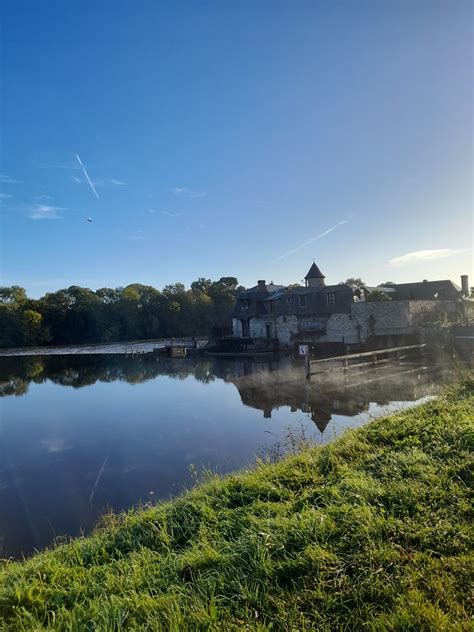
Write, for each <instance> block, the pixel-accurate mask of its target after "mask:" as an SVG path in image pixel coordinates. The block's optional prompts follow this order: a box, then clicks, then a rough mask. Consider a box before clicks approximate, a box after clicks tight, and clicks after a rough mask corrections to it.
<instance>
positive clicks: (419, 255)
mask: <svg viewBox="0 0 474 632" xmlns="http://www.w3.org/2000/svg"><path fill="white" fill-rule="evenodd" d="M462 252H467V249H466V248H464V249H462V250H459V249H454V248H435V249H432V250H415V252H407V253H406V255H401V256H400V257H394V258H393V259H390V261H389V264H390V265H391V266H395V267H398V266H406V265H410V264H413V263H420V262H424V261H434V260H436V259H446V258H447V257H454V256H455V255H459V254H461V253H462Z"/></svg>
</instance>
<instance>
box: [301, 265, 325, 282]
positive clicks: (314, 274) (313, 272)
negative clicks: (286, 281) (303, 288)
mask: <svg viewBox="0 0 474 632" xmlns="http://www.w3.org/2000/svg"><path fill="white" fill-rule="evenodd" d="M325 278H326V277H325V276H324V274H323V273H322V272H321V270H320V269H319V268H318V266H317V265H316V264H315V263H314V261H313V265H312V266H311V268H310V269H309V270H308V274H307V275H306V276H305V279H325Z"/></svg>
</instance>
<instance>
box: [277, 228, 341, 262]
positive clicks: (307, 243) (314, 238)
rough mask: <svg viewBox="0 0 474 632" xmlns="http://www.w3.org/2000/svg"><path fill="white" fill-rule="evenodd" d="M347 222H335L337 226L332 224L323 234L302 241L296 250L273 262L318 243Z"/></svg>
mask: <svg viewBox="0 0 474 632" xmlns="http://www.w3.org/2000/svg"><path fill="white" fill-rule="evenodd" d="M348 221H349V220H348V219H343V220H341V221H340V222H337V224H334V226H331V228H328V229H327V230H325V231H324V232H323V233H320V234H319V235H316V237H311V239H308V240H306V241H304V242H303V243H302V244H300V245H299V246H296V248H293V250H290V251H289V252H285V254H284V255H281V256H280V257H277V258H276V259H273V262H275V261H281V260H282V259H286V257H289V256H290V255H293V254H295V252H298V250H301V248H304V247H305V246H309V244H312V243H313V242H314V241H318V239H321V237H325V236H326V235H329V233H332V231H333V230H336V228H338V227H339V226H342V225H343V224H347V222H348Z"/></svg>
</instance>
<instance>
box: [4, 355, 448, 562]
mask: <svg viewBox="0 0 474 632" xmlns="http://www.w3.org/2000/svg"><path fill="white" fill-rule="evenodd" d="M445 368H446V367H445V365H444V364H443V363H441V362H439V363H433V364H431V365H430V368H428V367H427V366H426V365H422V364H420V365H417V366H410V367H408V368H406V369H404V370H403V371H400V370H397V371H396V372H394V373H392V374H391V373H390V372H387V371H385V370H383V371H382V370H381V371H377V373H374V374H373V375H369V376H367V375H364V376H363V377H360V378H355V379H352V378H351V379H341V378H340V377H339V378H334V379H331V380H330V381H328V380H326V381H324V382H322V381H320V380H312V381H311V382H308V381H307V380H306V379H305V377H304V368H303V365H302V364H301V363H300V362H298V361H295V360H291V359H289V358H283V359H281V360H279V361H274V362H252V361H250V360H245V361H229V360H226V361H223V360H215V359H202V358H199V359H175V360H172V359H168V358H166V359H165V358H162V357H158V358H157V357H155V356H151V357H150V356H142V357H138V358H125V357H124V356H118V355H117V356H115V355H109V356H100V355H81V356H78V355H76V356H43V357H39V356H30V357H25V358H8V357H7V358H0V396H1V399H0V446H1V447H0V506H1V508H2V510H1V512H0V555H1V556H2V557H8V556H13V557H19V556H21V555H28V554H30V553H31V552H32V551H33V550H34V549H40V548H43V547H44V546H47V545H49V544H51V543H52V542H53V540H54V539H55V538H56V537H58V536H74V535H77V534H79V533H81V532H86V533H87V532H89V531H90V530H91V529H92V528H93V526H94V524H95V523H96V521H97V519H98V518H99V517H100V515H101V514H102V513H103V512H104V511H105V510H106V509H107V508H112V509H113V510H114V511H120V510H121V509H127V508H129V507H132V506H135V505H137V504H139V503H146V502H150V501H154V500H156V499H160V498H167V497H170V496H172V495H176V494H179V493H180V492H181V491H183V489H184V488H185V487H186V486H191V485H192V484H193V477H192V475H191V471H190V466H191V465H193V466H195V467H197V468H198V469H199V468H202V467H208V468H211V469H212V470H214V471H217V472H220V473H225V472H229V471H232V470H235V469H238V468H241V467H245V466H249V465H252V464H253V463H254V462H255V459H256V457H257V456H262V455H263V456H264V457H266V456H269V457H270V458H271V456H272V455H274V454H275V453H276V452H275V446H277V447H278V450H277V452H278V454H281V453H282V452H284V451H285V449H287V448H291V445H290V446H288V437H289V436H290V437H293V438H294V437H295V436H298V434H302V435H304V437H305V440H309V441H312V442H314V443H326V442H328V441H331V440H332V439H333V438H334V437H336V436H337V435H338V434H340V433H341V432H342V431H343V430H344V429H346V428H349V427H355V426H359V425H361V424H363V423H365V422H366V421H367V420H369V419H370V418H371V417H373V416H376V415H380V414H382V413H384V412H387V411H392V410H395V409H398V408H403V407H406V406H409V405H412V404H413V403H415V402H419V401H421V400H423V399H424V398H426V397H428V396H431V395H434V394H436V392H438V390H439V389H440V387H441V386H442V385H443V384H444V383H445V382H446V381H447V380H448V379H449V373H447V372H446V370H445Z"/></svg>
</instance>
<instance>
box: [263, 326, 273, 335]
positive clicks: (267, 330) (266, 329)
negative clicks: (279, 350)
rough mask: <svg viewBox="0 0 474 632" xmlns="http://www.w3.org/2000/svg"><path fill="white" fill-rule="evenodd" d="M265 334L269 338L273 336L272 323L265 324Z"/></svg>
mask: <svg viewBox="0 0 474 632" xmlns="http://www.w3.org/2000/svg"><path fill="white" fill-rule="evenodd" d="M265 335H266V337H267V338H271V337H272V326H271V325H265Z"/></svg>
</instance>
